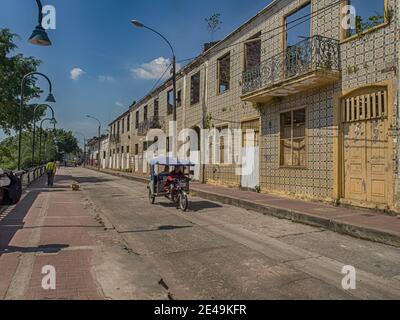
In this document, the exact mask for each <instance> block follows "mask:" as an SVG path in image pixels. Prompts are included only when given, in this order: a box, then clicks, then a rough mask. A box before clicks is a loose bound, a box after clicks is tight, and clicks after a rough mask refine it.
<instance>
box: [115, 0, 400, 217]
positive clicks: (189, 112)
mask: <svg viewBox="0 0 400 320" xmlns="http://www.w3.org/2000/svg"><path fill="white" fill-rule="evenodd" d="M373 2H374V3H375V5H376V8H382V17H381V19H382V21H380V23H378V25H376V26H373V27H366V28H364V29H365V30H357V32H353V33H351V32H349V31H344V29H343V27H342V22H343V21H344V18H345V15H346V11H343V10H344V9H343V8H344V6H346V5H348V4H354V6H355V7H356V8H357V5H359V4H360V1H359V0H358V1H357V0H354V1H350V2H348V1H346V0H343V1H337V0H318V1H317V0H312V1H303V0H296V1H294V0H275V1H273V2H272V3H271V4H270V5H269V6H267V7H266V8H265V9H263V10H262V11H260V13H258V14H257V15H256V16H255V17H253V18H251V19H250V20H249V21H248V22H246V23H245V24H244V25H242V26H241V27H239V28H238V29H237V30H235V31H234V32H233V33H231V34H230V35H228V36H227V37H226V38H225V39H224V40H222V41H220V42H219V43H217V44H216V45H214V46H212V47H211V48H210V49H208V50H206V51H205V52H203V53H202V54H201V55H200V56H199V57H198V58H197V59H195V60H194V61H193V62H191V63H190V64H189V65H187V66H186V67H185V68H183V69H182V70H181V71H180V73H179V75H178V80H177V90H178V92H179V93H178V99H179V100H178V108H177V126H178V132H179V131H180V130H181V129H183V128H189V129H194V130H196V131H199V130H200V129H202V128H216V129H221V130H223V129H226V128H229V129H240V128H242V129H253V130H254V131H255V134H256V145H255V147H256V149H257V152H256V154H257V159H258V164H257V172H256V177H252V178H251V179H247V178H246V177H243V176H240V175H238V174H237V172H236V171H237V169H238V166H237V165H229V164H220V165H216V164H211V165H208V164H207V165H204V166H203V165H201V166H200V168H199V174H198V177H197V178H198V179H199V180H201V181H203V182H205V183H211V184H222V185H228V186H232V187H250V188H252V189H257V190H261V191H262V192H270V193H279V194H286V195H289V196H295V197H303V198H309V199H314V200H327V201H339V200H340V201H342V202H349V203H352V204H356V205H361V206H368V207H379V208H391V209H396V208H398V207H399V204H398V201H399V200H400V199H399V198H398V193H399V190H398V189H399V187H398V186H397V185H398V182H399V179H398V167H399V161H398V157H399V154H398V151H396V150H398V149H399V148H398V147H399V146H398V139H397V132H398V131H397V130H398V127H399V126H398V121H399V116H398V114H399V110H398V107H397V106H398V101H397V100H398V85H399V77H398V75H397V72H398V60H399V53H398V50H399V49H398V43H399V26H398V24H399V22H398V21H399V3H398V1H396V0H374V1H373ZM361 3H362V2H361ZM298 21H302V23H298ZM299 28H300V29H299ZM296 30H299V31H296ZM304 34H305V35H306V37H304ZM299 36H302V38H299ZM171 90H172V82H171V80H168V81H166V82H165V83H164V84H162V85H161V86H160V87H159V88H157V89H155V90H154V91H153V92H151V93H150V94H149V95H148V96H146V97H144V98H143V99H142V100H141V101H139V102H138V103H136V104H135V105H134V106H132V107H131V110H130V121H131V131H130V139H129V141H128V140H126V142H125V143H126V144H128V143H130V150H131V156H130V159H131V160H130V165H131V167H130V168H132V171H133V172H135V173H136V174H145V175H146V174H147V167H146V165H145V164H144V163H143V155H144V151H145V150H146V149H147V147H148V143H146V133H147V131H148V130H149V129H153V128H160V129H162V130H163V131H164V132H166V133H167V134H168V133H169V127H168V124H169V121H171V120H172V112H171V108H170V107H168V104H169V103H171V102H168V101H169V100H170V98H169V97H171V95H170V94H169V93H170V92H171ZM125 116H126V115H125ZM118 121H120V119H117V120H116V122H114V123H113V124H111V126H110V132H113V131H112V128H113V126H115V123H118ZM202 143H203V144H205V145H207V143H208V142H206V143H205V142H204V141H202ZM167 146H168V143H167ZM110 148H113V147H112V143H110ZM112 154H114V153H113V151H112ZM111 163H113V164H114V163H115V160H112V161H111ZM113 168H119V166H118V161H117V166H113ZM249 180H251V181H250V183H249ZM254 181H257V182H254Z"/></svg>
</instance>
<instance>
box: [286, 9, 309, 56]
mask: <svg viewBox="0 0 400 320" xmlns="http://www.w3.org/2000/svg"><path fill="white" fill-rule="evenodd" d="M310 14H311V3H307V4H305V5H304V6H302V7H300V8H299V9H298V10H297V11H295V12H294V13H292V14H290V15H288V16H286V18H285V30H286V48H285V49H288V48H290V47H293V46H295V45H296V44H298V43H299V42H300V41H302V40H305V39H310V36H311V22H310V21H308V20H307V19H306V22H304V21H305V20H304V17H306V16H309V15H310ZM299 20H300V21H303V22H304V23H300V24H299V22H297V23H296V21H299ZM297 24H298V25H297ZM296 47H297V46H296ZM293 50H295V49H293Z"/></svg>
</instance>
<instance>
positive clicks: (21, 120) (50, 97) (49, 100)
mask: <svg viewBox="0 0 400 320" xmlns="http://www.w3.org/2000/svg"><path fill="white" fill-rule="evenodd" d="M33 75H39V76H42V77H43V78H45V79H46V80H47V82H48V83H49V95H48V96H47V99H46V102H56V99H55V98H54V96H53V93H52V92H53V86H52V84H51V81H50V79H49V78H48V77H47V76H46V75H44V74H43V73H40V72H30V73H28V74H26V75H24V77H23V78H22V81H21V103H20V106H19V130H18V131H19V138H18V170H21V146H22V125H23V117H22V112H23V109H24V84H25V81H26V79H27V78H29V77H31V76H33Z"/></svg>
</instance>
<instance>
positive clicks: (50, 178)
mask: <svg viewBox="0 0 400 320" xmlns="http://www.w3.org/2000/svg"><path fill="white" fill-rule="evenodd" d="M56 172H57V165H56V163H55V162H54V160H51V161H50V162H49V163H48V164H47V165H46V173H47V186H48V187H53V186H54V176H55V175H56Z"/></svg>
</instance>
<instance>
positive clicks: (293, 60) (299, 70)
mask: <svg viewBox="0 0 400 320" xmlns="http://www.w3.org/2000/svg"><path fill="white" fill-rule="evenodd" d="M317 70H328V71H339V70H340V48H339V41H338V40H335V39H331V38H326V37H323V36H318V35H317V36H313V37H311V38H309V39H306V40H303V41H301V42H299V43H298V44H296V45H293V46H291V47H288V48H287V49H286V51H285V52H281V53H280V54H277V55H275V56H273V57H271V58H268V59H267V60H265V61H263V62H261V64H260V65H258V66H255V67H253V68H251V69H249V70H247V71H245V72H244V73H243V89H242V90H243V94H247V93H250V92H253V91H256V90H258V89H261V88H268V87H271V86H274V85H276V84H279V83H280V82H282V81H285V80H288V79H290V78H293V77H297V76H301V75H305V74H307V73H309V72H311V71H317Z"/></svg>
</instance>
